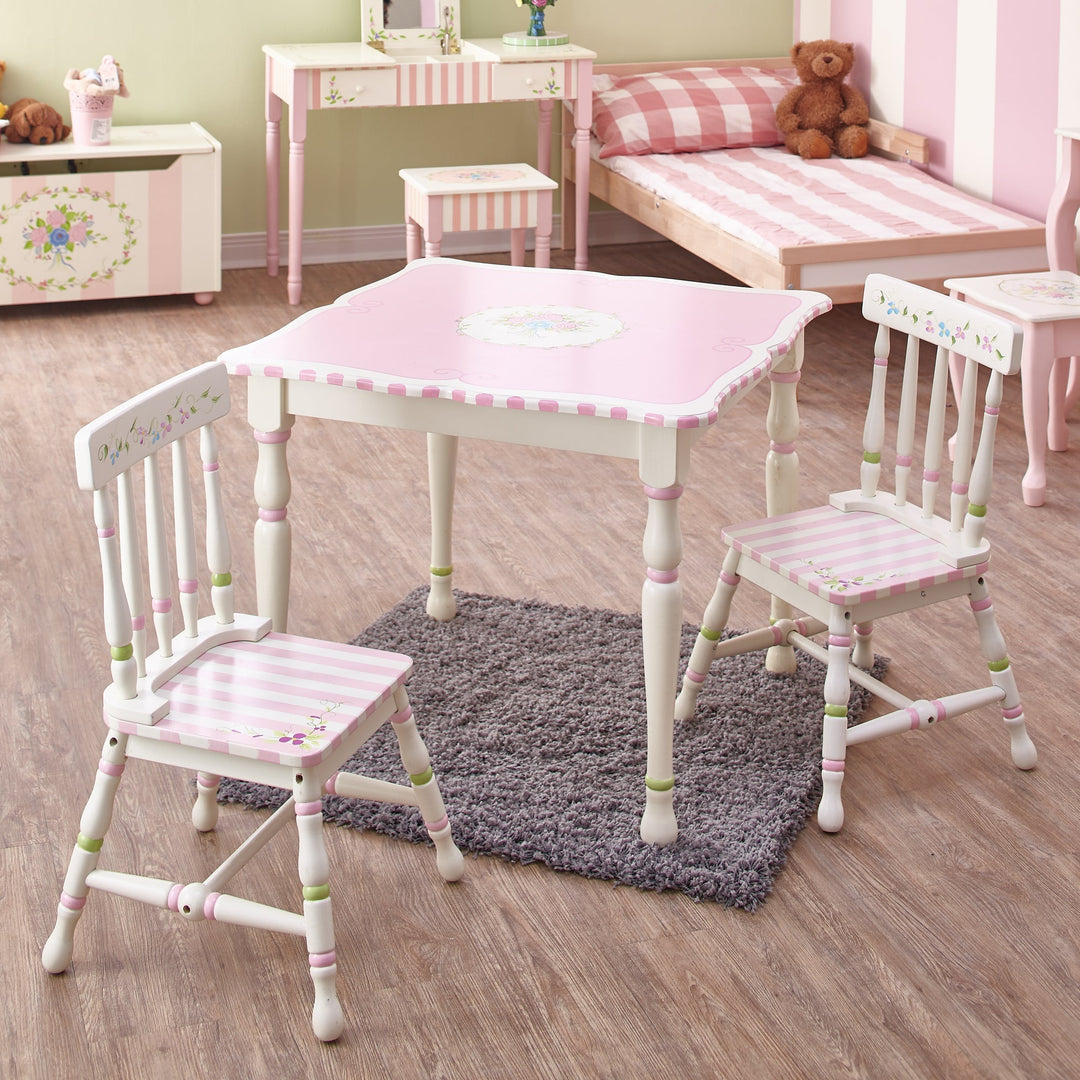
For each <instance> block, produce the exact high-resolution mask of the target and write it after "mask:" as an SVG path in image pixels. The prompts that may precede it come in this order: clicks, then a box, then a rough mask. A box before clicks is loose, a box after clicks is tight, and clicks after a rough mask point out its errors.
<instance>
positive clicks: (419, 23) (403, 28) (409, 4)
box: [360, 0, 461, 55]
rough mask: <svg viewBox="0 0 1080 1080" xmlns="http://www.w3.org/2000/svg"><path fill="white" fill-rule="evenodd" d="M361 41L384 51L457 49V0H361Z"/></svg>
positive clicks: (435, 51) (390, 52)
mask: <svg viewBox="0 0 1080 1080" xmlns="http://www.w3.org/2000/svg"><path fill="white" fill-rule="evenodd" d="M360 8H361V14H362V19H363V41H364V43H365V44H366V45H371V46H372V47H373V48H376V49H379V50H381V51H382V52H385V53H387V54H395V53H396V54H399V55H409V54H415V55H422V54H427V53H442V54H444V55H449V54H454V53H459V52H461V18H460V13H461V12H460V3H459V0H361V4H360Z"/></svg>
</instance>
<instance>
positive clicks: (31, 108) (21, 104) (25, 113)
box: [4, 98, 71, 146]
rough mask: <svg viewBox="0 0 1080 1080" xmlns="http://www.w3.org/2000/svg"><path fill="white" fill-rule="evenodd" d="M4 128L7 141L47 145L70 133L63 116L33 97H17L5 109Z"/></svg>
mask: <svg viewBox="0 0 1080 1080" xmlns="http://www.w3.org/2000/svg"><path fill="white" fill-rule="evenodd" d="M5 119H6V120H8V121H9V123H8V126H7V127H6V128H5V129H4V134H5V135H7V138H8V142H13V143H24V142H25V143H34V144H35V145H37V146H47V145H48V144H49V143H53V142H61V141H62V140H63V139H66V138H67V137H68V136H69V135H70V134H71V128H69V127H68V126H67V124H65V123H64V118H63V117H62V116H61V115H60V114H59V113H58V112H57V111H56V110H55V109H54V108H53V107H52V106H51V105H46V104H45V103H44V102H43V101H35V100H34V99H33V98H19V100H18V101H16V102H14V103H13V104H12V106H11V107H10V108H9V109H8V111H7V116H6V117H5Z"/></svg>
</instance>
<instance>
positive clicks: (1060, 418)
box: [945, 270, 1080, 506]
mask: <svg viewBox="0 0 1080 1080" xmlns="http://www.w3.org/2000/svg"><path fill="white" fill-rule="evenodd" d="M945 288H947V289H948V290H949V291H950V293H951V294H952V295H953V296H959V297H960V298H961V299H963V300H968V301H970V302H971V303H973V304H976V305H977V306H979V307H981V308H986V309H987V310H988V311H993V312H995V313H997V314H1000V315H1005V316H1007V317H1009V318H1013V319H1015V320H1016V321H1017V322H1019V323H1020V325H1021V326H1022V328H1023V331H1024V348H1023V353H1022V354H1021V358H1020V383H1021V394H1022V396H1023V406H1024V436H1025V438H1026V439H1027V450H1028V467H1027V472H1026V473H1024V480H1023V484H1022V485H1021V486H1022V490H1023V493H1024V502H1025V503H1027V505H1028V506H1042V504H1043V503H1044V502H1045V501H1046V448H1047V446H1048V445H1049V447H1050V449H1051V450H1067V449H1068V448H1069V430H1068V427H1067V426H1066V415H1065V414H1066V402H1065V398H1066V395H1065V389H1066V380H1067V379H1068V375H1069V359H1068V358H1069V357H1071V356H1078V355H1080V276H1077V275H1076V274H1073V273H1071V272H1070V271H1068V270H1049V271H1047V272H1046V273H1037V274H999V275H996V276H992V277H973V278H950V279H949V280H948V281H946V282H945ZM950 367H951V369H952V382H953V387H954V389H955V390H956V391H957V392H959V388H960V385H961V383H962V379H963V373H962V369H961V368H960V367H959V366H958V365H953V363H952V361H950Z"/></svg>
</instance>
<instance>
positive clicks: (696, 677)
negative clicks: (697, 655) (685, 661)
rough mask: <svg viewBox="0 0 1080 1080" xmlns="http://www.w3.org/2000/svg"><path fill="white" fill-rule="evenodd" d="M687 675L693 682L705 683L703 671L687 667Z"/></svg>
mask: <svg viewBox="0 0 1080 1080" xmlns="http://www.w3.org/2000/svg"><path fill="white" fill-rule="evenodd" d="M686 677H687V678H688V679H689V680H690V681H691V682H696V683H703V682H704V681H705V675H704V674H703V673H701V672H697V671H695V670H694V669H693V668H687V669H686Z"/></svg>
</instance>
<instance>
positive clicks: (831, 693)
mask: <svg viewBox="0 0 1080 1080" xmlns="http://www.w3.org/2000/svg"><path fill="white" fill-rule="evenodd" d="M828 644H829V665H828V670H827V671H826V673H825V716H824V719H823V721H822V734H821V783H822V792H821V802H820V803H819V805H818V813H817V820H818V826H819V827H820V828H821V829H822V830H823V831H824V832H839V831H840V829H841V828H842V827H843V824H844V804H843V802H842V801H841V798H840V788H841V786H842V784H843V783H844V761H845V759H846V758H847V714H848V700H849V698H850V697H851V680H850V677H849V675H848V661H849V659H850V657H851V612H850V611H845V610H843V609H842V608H834V609H833V611H832V614H831V615H830V617H829V639H828Z"/></svg>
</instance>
